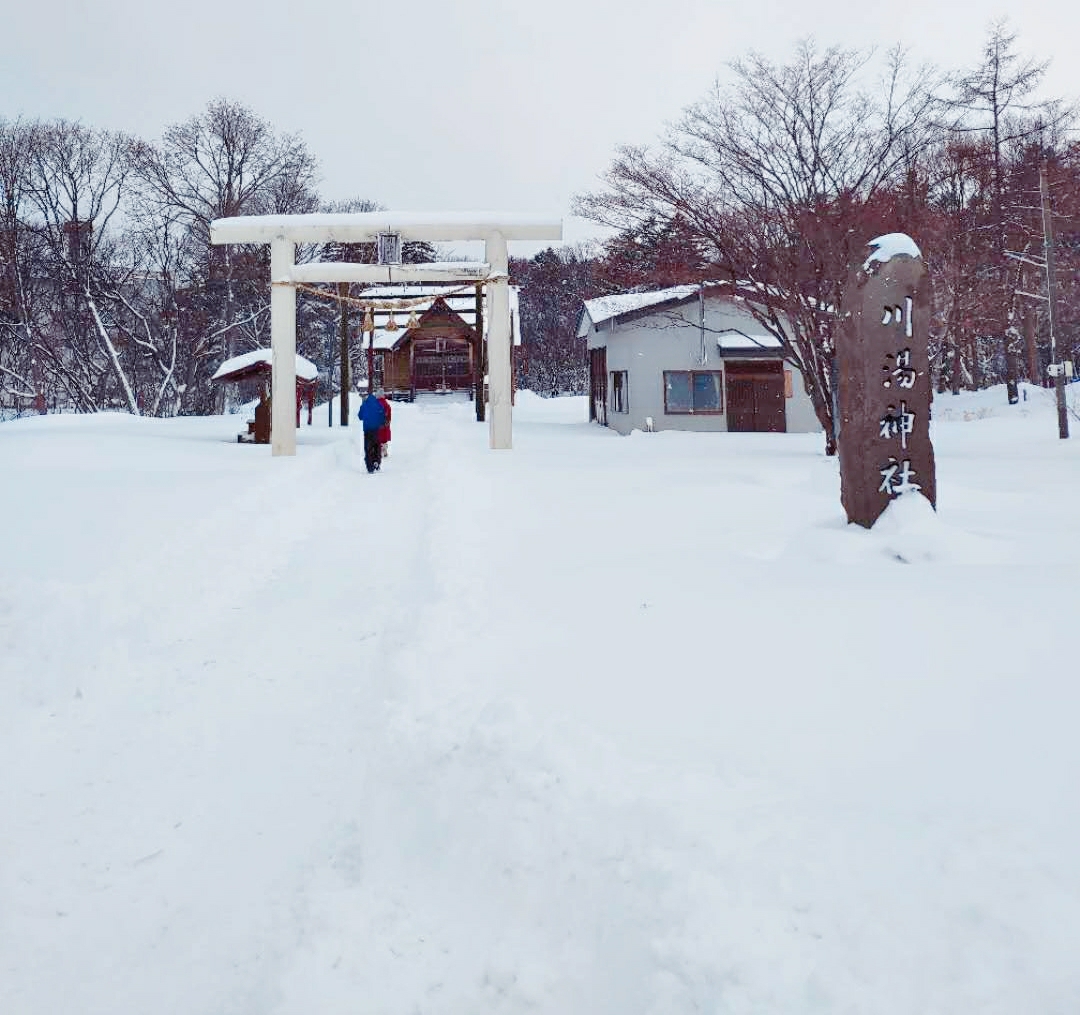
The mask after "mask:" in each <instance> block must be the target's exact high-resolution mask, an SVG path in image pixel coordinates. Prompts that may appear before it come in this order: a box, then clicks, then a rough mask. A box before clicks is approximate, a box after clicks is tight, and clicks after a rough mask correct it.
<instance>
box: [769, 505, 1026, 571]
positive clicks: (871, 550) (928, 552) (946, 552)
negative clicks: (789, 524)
mask: <svg viewBox="0 0 1080 1015" xmlns="http://www.w3.org/2000/svg"><path fill="white" fill-rule="evenodd" d="M788 555H789V556H793V557H795V558H797V559H803V560H812V561H817V562H827V563H829V564H830V565H831V564H840V565H852V564H859V565H865V564H867V563H872V562H873V561H875V560H878V561H882V560H884V561H891V562H894V563H899V564H926V565H930V564H934V565H940V564H954V565H955V564H960V565H972V564H974V565H977V564H988V563H1001V562H1002V561H1003V560H1004V559H1005V558H1006V557H1007V556H1010V552H1009V551H1008V549H1007V547H1006V546H1005V545H1004V544H1002V543H1000V542H996V541H995V540H993V539H988V538H986V537H985V536H981V535H977V534H975V533H973V532H969V531H967V530H966V529H963V528H960V527H958V526H956V525H953V524H950V523H949V522H948V521H946V520H943V519H942V517H941V515H940V514H939V513H938V512H936V511H935V510H934V508H933V507H932V506H931V504H930V501H928V500H927V499H926V498H925V497H923V496H922V495H921V494H910V495H908V496H904V497H897V498H896V499H895V500H894V501H893V502H892V503H891V504H890V505H889V506H888V507H887V508H886V509H885V511H884V513H883V514H882V515H881V517H880V518H879V519H878V520H877V522H876V523H875V524H874V527H873V528H872V529H869V530H867V529H864V528H862V527H861V526H859V525H855V524H853V523H848V522H847V521H846V520H845V519H844V518H843V516H842V515H841V516H839V517H838V518H836V519H834V520H833V521H831V522H829V523H826V524H817V525H812V526H809V527H807V528H806V529H804V530H803V531H801V532H800V533H799V534H798V536H797V537H796V538H795V539H794V540H792V541H791V543H789V547H788Z"/></svg>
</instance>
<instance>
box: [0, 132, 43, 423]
mask: <svg viewBox="0 0 1080 1015" xmlns="http://www.w3.org/2000/svg"><path fill="white" fill-rule="evenodd" d="M37 136H38V131H37V125H36V124H35V123H32V122H24V121H20V120H15V121H14V122H9V121H6V120H2V119H0V409H2V408H3V407H4V405H5V403H6V404H11V403H13V404H14V405H15V406H16V407H18V408H22V407H25V406H28V405H30V404H31V403H35V404H36V407H37V408H38V409H39V410H40V409H42V408H43V407H44V399H45V378H44V377H43V376H42V371H41V368H40V364H39V361H38V358H37V356H38V354H37V352H36V351H35V344H36V343H37V342H38V341H40V334H39V326H40V324H41V320H42V315H43V313H44V310H45V308H46V307H47V306H48V304H49V297H48V295H47V294H46V293H44V292H42V288H43V287H42V285H41V279H42V275H43V270H42V267H41V265H42V250H43V247H42V243H41V241H40V239H39V237H38V236H37V234H36V233H35V232H34V230H33V229H31V228H30V226H29V223H28V218H29V214H30V208H29V194H30V183H31V181H30V167H31V162H32V159H33V151H34V145H35V144H36V142H37Z"/></svg>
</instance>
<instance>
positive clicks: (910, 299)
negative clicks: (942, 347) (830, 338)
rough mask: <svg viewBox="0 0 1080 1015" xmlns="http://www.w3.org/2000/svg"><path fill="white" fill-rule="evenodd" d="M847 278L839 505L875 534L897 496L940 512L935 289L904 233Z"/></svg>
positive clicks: (872, 246) (875, 247)
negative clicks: (932, 350)
mask: <svg viewBox="0 0 1080 1015" xmlns="http://www.w3.org/2000/svg"><path fill="white" fill-rule="evenodd" d="M867 246H868V247H869V255H868V256H867V258H866V260H865V261H864V262H863V264H862V265H861V266H860V267H859V268H853V269H852V271H851V273H850V275H849V277H848V288H847V294H848V295H847V298H846V306H845V316H844V321H843V324H842V327H841V329H840V337H839V339H838V341H837V345H836V358H837V374H838V386H837V405H838V408H839V419H840V433H839V442H838V443H839V452H840V490H841V492H840V499H841V501H842V503H843V505H844V510H845V511H846V512H847V517H848V521H849V522H856V523H858V524H859V525H862V526H864V527H866V528H870V527H871V526H872V525H873V524H874V522H876V521H877V519H878V518H879V517H880V515H881V513H882V512H883V511H884V510H885V509H886V508H887V507H888V506H889V504H890V503H891V502H892V501H893V500H895V499H896V498H897V497H902V496H908V495H912V494H919V495H921V496H923V497H925V498H926V499H927V500H928V501H930V503H931V504H932V505H934V506H935V507H936V505H937V484H936V480H935V475H934V448H933V445H932V444H931V443H930V399H931V397H932V392H931V387H930V361H929V355H928V351H927V340H928V330H927V329H928V325H929V317H930V290H929V285H928V283H927V280H926V268H925V266H924V264H923V260H922V254H921V253H920V251H919V248H918V247H917V246H916V245H915V243H914V241H913V240H912V239H911V238H910V237H908V236H905V235H904V234H903V233H889V234H887V235H885V236H879V237H877V238H876V239H873V240H871V241H870V242H869V243H868V244H867Z"/></svg>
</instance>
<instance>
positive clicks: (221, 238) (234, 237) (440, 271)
mask: <svg viewBox="0 0 1080 1015" xmlns="http://www.w3.org/2000/svg"><path fill="white" fill-rule="evenodd" d="M383 233H397V234H398V235H399V236H400V237H401V238H402V239H403V240H406V241H408V240H427V241H430V242H432V243H441V242H454V241H457V240H465V241H473V240H483V241H484V245H485V250H486V255H487V271H488V272H489V274H487V275H486V276H484V277H483V278H481V277H478V276H477V273H476V272H475V271H474V270H471V269H470V268H469V266H467V265H461V264H457V265H440V264H427V265H400V266H386V265H371V264H345V263H330V264H323V263H319V262H313V263H311V264H304V265H299V266H298V265H297V264H296V245H297V243H329V242H336V243H370V242H373V241H375V240H377V239H378V237H379V236H380V235H381V234H383ZM561 239H562V222H561V221H560V220H559V219H555V218H545V217H542V216H529V215H503V214H484V213H473V212H468V213H454V212H449V213H443V214H434V215H432V214H427V213H416V212H397V213H390V212H354V213H348V214H346V213H339V214H310V215H254V216H237V217H234V218H224V219H215V220H214V221H213V222H211V223H210V242H211V243H215V244H218V243H269V244H270V282H271V292H270V344H271V347H272V349H273V357H272V365H273V380H272V381H271V392H272V396H273V413H272V418H271V424H272V433H273V436H272V439H271V443H272V450H273V454H275V455H295V454H296V417H295V415H294V414H295V411H296V409H295V400H296V288H295V286H296V284H297V283H300V282H303V283H311V282H354V281H355V282H375V281H380V282H381V281H385V280H386V279H384V278H383V273H387V275H388V277H389V280H390V281H394V280H395V276H396V279H397V280H400V281H443V282H453V281H468V282H476V281H483V280H484V278H486V281H487V286H488V294H489V299H490V304H489V307H488V401H489V407H490V414H489V417H488V419H489V424H488V439H489V443H490V445H491V447H492V448H494V449H498V450H503V449H508V448H510V447H511V445H512V432H513V419H512V409H511V398H510V395H511V391H512V389H513V378H512V376H511V370H512V357H511V349H510V340H511V336H510V279H509V275H508V272H509V257H508V254H507V241H509V240H529V241H536V240H561Z"/></svg>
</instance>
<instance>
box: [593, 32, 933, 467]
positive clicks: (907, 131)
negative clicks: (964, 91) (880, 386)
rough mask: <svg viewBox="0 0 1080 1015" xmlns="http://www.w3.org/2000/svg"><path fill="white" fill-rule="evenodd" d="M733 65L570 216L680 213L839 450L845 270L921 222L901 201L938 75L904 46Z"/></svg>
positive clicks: (809, 51)
mask: <svg viewBox="0 0 1080 1015" xmlns="http://www.w3.org/2000/svg"><path fill="white" fill-rule="evenodd" d="M730 70H731V75H732V77H731V82H730V83H729V84H726V85H724V84H720V83H717V85H716V86H715V88H714V89H713V91H712V92H711V94H710V95H709V96H707V97H706V98H705V99H703V100H702V101H701V102H698V103H696V104H694V105H692V106H691V107H690V108H688V109H687V110H686V111H685V113H684V114H683V116H682V118H681V119H680V120H679V121H678V122H677V123H676V124H675V125H674V126H673V127H672V128H670V129H669V130H668V132H667V134H666V136H665V137H664V138H663V140H662V143H661V145H660V146H659V148H657V149H649V148H646V147H627V148H622V149H620V151H619V154H618V157H617V158H616V160H615V162H614V164H613V165H612V167H611V168H610V169H609V170H608V171H607V173H606V174H605V177H604V180H605V183H606V185H607V189H606V190H604V191H602V192H600V193H597V194H593V195H588V196H584V197H581V198H579V199H578V201H577V202H576V208H577V210H578V211H579V213H581V214H583V215H585V216H587V217H589V218H592V219H594V220H596V221H599V222H602V223H604V224H606V225H611V226H615V227H617V228H622V229H626V228H633V227H634V226H636V225H638V224H641V223H643V222H645V221H647V220H648V218H649V217H650V216H656V217H660V218H665V219H667V218H671V217H673V216H675V215H678V216H680V217H681V218H682V220H683V221H684V222H685V223H686V224H687V226H688V227H689V228H690V229H691V230H692V231H693V232H694V233H695V234H697V235H698V236H699V237H700V238H701V239H702V240H703V241H704V243H705V245H706V249H707V250H708V252H709V253H710V254H711V257H712V260H713V262H714V265H715V270H714V272H713V274H714V275H716V276H719V277H720V278H723V279H727V280H729V281H731V282H732V283H735V284H737V285H738V286H739V288H740V291H741V293H742V294H743V295H744V296H746V297H747V299H748V303H747V306H748V309H749V310H750V312H751V313H753V315H754V316H755V318H756V319H757V321H758V323H759V324H760V325H761V326H762V327H763V328H764V329H765V330H766V331H768V332H769V333H771V334H772V335H774V336H775V337H776V338H777V339H778V340H779V341H780V342H781V343H782V345H783V349H784V354H785V356H786V357H787V358H788V359H789V360H790V361H791V362H792V363H794V364H795V365H796V366H797V367H798V368H799V370H800V371H801V373H802V376H803V378H804V382H805V384H806V388H807V392H808V393H809V395H810V398H811V401H812V403H813V405H814V409H815V411H816V413H817V416H818V419H819V420H820V421H821V424H822V426H823V427H824V429H825V433H826V447H827V450H828V451H829V453H833V452H834V451H835V440H834V421H833V400H832V364H833V350H834V341H835V333H836V329H837V327H838V324H839V321H840V315H841V313H842V310H843V305H844V295H845V293H844V289H845V285H846V281H847V276H848V271H849V267H850V266H851V264H852V263H853V262H855V261H858V260H861V257H860V254H861V251H862V248H863V245H864V244H865V242H866V240H867V239H869V238H870V237H871V236H873V235H874V232H876V231H879V230H881V231H892V230H894V229H905V228H907V229H908V231H911V229H912V228H913V226H914V225H915V223H909V222H906V221H905V217H910V215H911V214H913V213H914V212H917V211H918V208H919V203H918V201H917V200H912V201H906V202H905V201H904V200H902V197H903V192H904V189H905V187H906V186H912V185H913V181H915V180H916V179H917V176H918V158H919V156H920V153H921V152H922V151H923V149H924V148H925V147H926V146H927V144H928V143H929V141H930V138H931V137H932V122H931V120H932V118H931V117H930V116H929V113H930V112H931V110H932V109H933V107H934V102H935V100H934V99H933V97H932V85H933V80H932V77H931V75H930V73H929V72H928V71H925V70H924V71H919V72H916V73H914V74H909V72H908V70H907V67H906V64H905V60H904V57H903V54H902V52H901V51H900V50H899V49H897V50H894V51H893V52H892V53H891V54H889V55H888V56H887V57H886V58H885V59H883V60H875V58H874V57H873V55H872V54H870V55H866V54H861V53H858V52H856V51H853V50H847V49H841V48H838V47H831V48H829V49H826V50H824V51H820V50H819V49H818V48H817V47H816V46H815V44H814V43H813V42H804V43H802V44H800V46H799V47H798V49H797V50H796V53H795V56H794V58H793V59H792V60H791V61H790V62H789V63H786V64H774V63H772V62H771V61H769V60H767V59H766V58H765V57H763V56H761V55H758V54H752V55H750V56H749V57H747V58H746V59H745V60H738V61H735V62H734V63H733V64H731V65H730ZM875 71H878V72H879V73H877V74H876V75H875V74H874V72H875ZM868 79H870V80H869V81H868Z"/></svg>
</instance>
